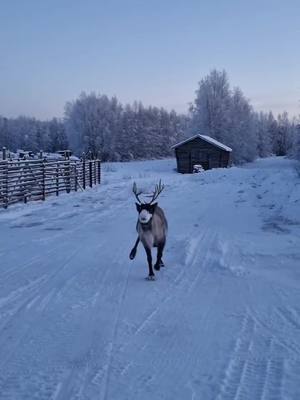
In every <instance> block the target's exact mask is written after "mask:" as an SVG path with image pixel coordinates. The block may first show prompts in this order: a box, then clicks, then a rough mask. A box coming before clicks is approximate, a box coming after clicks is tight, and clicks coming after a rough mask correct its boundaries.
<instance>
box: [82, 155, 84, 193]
mask: <svg viewBox="0 0 300 400" xmlns="http://www.w3.org/2000/svg"><path fill="white" fill-rule="evenodd" d="M82 186H83V189H85V153H82Z"/></svg>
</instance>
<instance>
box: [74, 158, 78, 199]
mask: <svg viewBox="0 0 300 400" xmlns="http://www.w3.org/2000/svg"><path fill="white" fill-rule="evenodd" d="M74 174H75V192H77V186H78V176H77V163H76V161H75V164H74Z"/></svg>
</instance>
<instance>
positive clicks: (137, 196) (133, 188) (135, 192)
mask: <svg viewBox="0 0 300 400" xmlns="http://www.w3.org/2000/svg"><path fill="white" fill-rule="evenodd" d="M132 191H133V193H134V195H135V197H136V199H137V201H138V202H139V203H140V204H142V201H141V200H140V199H139V195H141V194H142V193H143V192H142V190H140V191H139V192H138V189H137V186H136V183H135V182H133V186H132Z"/></svg>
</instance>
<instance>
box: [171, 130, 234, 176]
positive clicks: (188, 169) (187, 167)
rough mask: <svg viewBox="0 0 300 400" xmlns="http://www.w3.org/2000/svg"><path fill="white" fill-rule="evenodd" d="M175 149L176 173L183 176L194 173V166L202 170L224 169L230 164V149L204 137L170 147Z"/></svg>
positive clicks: (200, 136) (197, 136)
mask: <svg viewBox="0 0 300 400" xmlns="http://www.w3.org/2000/svg"><path fill="white" fill-rule="evenodd" d="M172 149H175V154H176V160H177V171H178V172H181V173H183V174H191V173H193V172H194V169H195V168H194V166H195V165H196V166H197V165H202V167H203V169H205V170H207V169H211V168H225V167H228V166H229V163H230V153H231V151H232V149H231V148H230V147H228V146H226V145H225V144H223V143H221V142H218V141H217V140H215V139H213V138H211V137H210V136H206V135H195V136H192V137H191V138H189V139H186V140H184V141H182V142H180V143H177V144H175V145H174V146H172Z"/></svg>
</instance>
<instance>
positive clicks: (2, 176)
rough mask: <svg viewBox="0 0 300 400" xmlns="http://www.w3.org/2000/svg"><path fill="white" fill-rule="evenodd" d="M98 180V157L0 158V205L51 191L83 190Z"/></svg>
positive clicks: (38, 198)
mask: <svg viewBox="0 0 300 400" xmlns="http://www.w3.org/2000/svg"><path fill="white" fill-rule="evenodd" d="M100 181H101V163H100V160H98V159H97V160H86V159H83V160H80V161H79V160H78V161H77V160H76V161H75V160H69V159H66V160H63V161H50V160H49V161H47V160H42V159H40V160H16V161H14V160H3V161H0V207H4V208H7V207H8V206H9V205H10V204H14V203H17V202H20V201H22V202H24V203H27V201H31V200H45V198H46V197H47V196H49V195H51V194H55V195H56V196H58V195H59V193H61V192H67V193H70V192H71V191H77V190H84V189H86V187H92V186H93V185H96V184H99V183H100Z"/></svg>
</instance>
